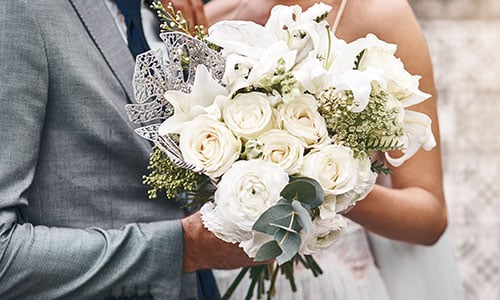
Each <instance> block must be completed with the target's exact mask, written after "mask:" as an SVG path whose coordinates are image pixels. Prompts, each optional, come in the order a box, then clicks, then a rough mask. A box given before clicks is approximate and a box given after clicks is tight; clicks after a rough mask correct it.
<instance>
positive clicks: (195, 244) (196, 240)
mask: <svg viewBox="0 0 500 300" xmlns="http://www.w3.org/2000/svg"><path fill="white" fill-rule="evenodd" d="M181 223H182V228H183V230H184V259H183V261H182V268H183V271H184V272H186V273H187V272H194V271H196V270H200V269H236V268H240V267H244V266H251V265H258V264H263V262H260V263H256V262H254V261H253V260H252V259H251V258H249V257H248V256H247V255H246V254H245V252H244V251H243V250H242V249H241V248H239V247H238V246H237V245H236V244H231V243H226V242H224V241H222V240H220V239H219V238H217V237H216V236H215V235H214V234H213V233H211V232H210V231H208V230H207V229H206V228H205V227H203V223H202V221H201V215H200V213H199V212H197V213H195V214H192V215H191V216H189V217H186V218H184V219H182V220H181Z"/></svg>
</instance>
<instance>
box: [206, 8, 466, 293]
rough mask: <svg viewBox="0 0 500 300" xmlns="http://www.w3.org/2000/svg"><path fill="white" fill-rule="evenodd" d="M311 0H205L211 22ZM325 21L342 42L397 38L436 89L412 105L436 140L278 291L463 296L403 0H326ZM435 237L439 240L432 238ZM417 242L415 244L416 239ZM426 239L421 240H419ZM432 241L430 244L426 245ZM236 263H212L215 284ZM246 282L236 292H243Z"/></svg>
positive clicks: (411, 20) (419, 57)
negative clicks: (316, 271)
mask: <svg viewBox="0 0 500 300" xmlns="http://www.w3.org/2000/svg"><path fill="white" fill-rule="evenodd" d="M315 2H317V1H316V0H313V1H311V0H304V1H290V0H260V1H255V0H239V1H236V0H212V1H210V2H209V3H208V4H206V5H205V14H206V17H207V20H208V23H209V24H213V23H214V22H216V21H219V20H224V19H241V20H252V21H255V22H257V23H261V24H263V23H265V21H266V20H267V18H268V16H269V13H270V10H271V8H272V7H273V6H274V5H277V4H283V5H293V4H299V5H301V6H302V8H303V9H306V8H308V7H309V6H311V5H313V4H314V3H315ZM323 2H325V3H327V4H329V5H331V6H332V7H333V10H332V11H331V12H330V14H329V16H328V21H329V23H330V25H331V28H332V30H333V31H334V32H335V34H336V35H337V36H338V37H339V38H341V39H344V40H346V41H348V42H350V41H353V40H355V39H357V38H360V37H364V36H366V34H368V33H374V34H375V35H376V36H378V37H379V38H380V39H382V40H385V41H387V42H390V43H394V44H397V46H398V50H397V53H396V55H397V56H398V57H399V58H400V59H401V60H402V61H403V62H404V64H405V66H406V68H407V70H408V71H409V72H410V73H412V74H419V75H421V76H422V78H421V80H420V89H421V90H422V91H424V92H427V93H429V94H432V95H434V96H433V97H432V98H431V99H429V100H427V101H424V102H423V103H421V104H418V105H416V106H415V107H413V108H412V109H414V110H417V111H421V112H423V113H425V114H427V115H429V116H430V117H431V118H432V120H433V126H432V129H433V133H434V136H435V137H436V140H437V141H438V146H437V147H435V148H434V149H433V150H432V151H422V150H420V152H418V153H417V154H416V155H415V156H413V157H412V158H411V159H410V160H408V161H406V162H405V163H404V164H403V165H402V166H400V167H398V168H392V175H391V177H390V178H384V179H383V180H380V182H379V184H377V185H376V186H375V188H374V189H373V191H372V192H371V193H370V194H369V195H368V196H367V197H366V198H365V199H364V200H363V201H361V202H359V203H358V204H357V205H356V206H354V208H352V209H351V210H350V211H349V212H346V213H345V216H346V217H347V218H349V219H350V222H349V223H350V224H349V225H350V226H349V227H348V231H347V232H346V233H345V234H344V236H343V237H342V238H341V239H340V240H339V241H338V242H336V244H334V245H333V246H332V247H331V248H330V249H329V250H327V251H325V252H324V253H322V254H320V255H317V256H315V258H316V260H318V262H319V264H320V266H321V267H322V268H323V271H324V274H323V275H321V276H320V277H318V278H314V277H313V276H312V274H311V273H310V271H308V270H303V271H301V270H298V271H297V272H296V281H297V287H298V291H297V292H296V293H293V292H292V291H291V289H290V287H289V284H288V283H287V282H286V281H285V280H284V279H282V280H281V282H278V285H277V286H278V289H277V290H278V294H277V297H276V298H277V299H342V300H364V299H373V300H384V299H393V300H400V299H405V300H407V299H415V300H423V299H426V300H433V299H436V300H437V299H446V300H448V299H450V300H451V299H463V294H462V291H461V285H460V280H459V279H458V277H457V274H456V267H455V264H454V259H453V254H452V250H451V248H450V246H449V244H448V242H447V239H446V237H442V235H443V233H444V232H445V229H446V225H447V213H446V205H445V199H444V194H443V183H442V169H441V154H440V149H439V128H438V121H437V108H436V96H435V95H436V90H435V86H434V79H433V71H432V66H431V60H430V57H429V51H428V48H427V45H426V42H425V40H424V37H423V35H422V32H421V29H420V26H419V24H418V22H417V20H416V18H415V16H414V14H413V12H412V9H411V7H410V6H409V4H408V2H407V1H406V0H330V1H323ZM438 241H439V242H438ZM419 245H420V246H419ZM424 245H425V246H424ZM429 245H434V246H432V247H427V246H429ZM235 274H237V272H235V271H215V276H216V278H217V281H218V285H219V288H220V290H221V292H222V293H223V292H225V290H226V289H227V287H228V286H229V284H230V283H231V282H232V280H233V279H234V277H235ZM246 290H247V289H246V286H245V284H241V285H240V288H239V289H238V290H237V291H236V293H235V294H234V298H235V299H243V298H244V296H245V293H246Z"/></svg>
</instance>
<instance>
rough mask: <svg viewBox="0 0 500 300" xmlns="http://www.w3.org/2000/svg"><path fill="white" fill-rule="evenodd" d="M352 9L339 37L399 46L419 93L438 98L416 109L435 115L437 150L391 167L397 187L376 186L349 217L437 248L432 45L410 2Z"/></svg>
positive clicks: (439, 188)
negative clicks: (369, 36)
mask: <svg viewBox="0 0 500 300" xmlns="http://www.w3.org/2000/svg"><path fill="white" fill-rule="evenodd" d="M349 5H350V6H351V7H347V8H346V15H344V18H343V24H342V23H341V25H340V27H339V35H340V37H341V38H344V39H346V40H353V39H355V38H358V37H361V36H365V35H366V34H367V33H369V32H372V33H374V34H376V35H377V36H378V37H379V38H380V39H382V40H385V41H387V42H391V43H395V44H397V46H398V51H397V53H396V55H397V56H398V57H399V58H401V60H402V61H403V63H404V64H405V66H406V68H407V70H408V71H409V72H410V73H412V74H418V75H421V76H422V78H421V80H420V89H421V90H423V91H424V92H427V93H429V94H431V95H433V96H432V98H430V99H428V100H426V101H424V102H423V103H421V104H418V105H415V106H413V107H411V109H412V110H415V111H420V112H423V113H425V114H427V115H429V117H431V119H432V122H433V123H432V130H433V133H434V136H435V137H436V141H437V146H436V147H435V148H434V149H432V150H431V151H424V150H420V151H419V152H417V154H416V155H415V156H413V157H412V158H411V159H409V160H408V161H406V162H405V163H404V164H403V165H402V166H400V167H398V168H392V171H393V174H392V188H388V187H383V186H376V187H375V188H374V190H373V191H372V192H371V193H370V194H369V195H368V197H367V198H366V199H365V200H363V201H361V202H359V203H358V205H356V206H355V207H354V208H353V209H352V210H351V211H350V212H349V213H347V216H348V217H349V218H351V219H352V220H354V221H355V222H357V223H359V224H361V225H363V226H364V227H365V228H367V229H368V230H370V231H373V232H375V233H378V234H381V235H383V236H385V237H388V238H392V239H397V240H402V241H406V242H412V243H418V244H425V245H430V244H433V243H435V242H436V241H437V240H438V239H439V237H440V236H441V234H442V233H443V231H444V230H445V228H446V225H447V213H446V205H445V200H444V194H443V183H442V169H441V152H440V148H439V127H438V119H437V105H436V90H435V86H434V78H433V72H432V64H431V60H430V56H429V50H428V48H427V44H426V42H425V39H424V37H423V34H422V32H421V29H420V26H419V24H418V22H417V20H416V18H415V16H414V14H413V12H412V10H411V8H410V6H409V4H408V3H407V1H405V0H389V1H386V0H375V1H359V0H351V1H350V2H349V3H348V6H349ZM360 14H361V16H360ZM356 15H357V16H358V17H357V18H356V17H355V16H356ZM358 20H364V22H361V21H358Z"/></svg>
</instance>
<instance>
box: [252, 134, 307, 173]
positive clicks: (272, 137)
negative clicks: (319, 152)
mask: <svg viewBox="0 0 500 300" xmlns="http://www.w3.org/2000/svg"><path fill="white" fill-rule="evenodd" d="M258 141H259V142H260V143H261V144H262V148H261V149H260V151H261V153H262V159H263V160H266V161H270V162H272V163H275V164H277V165H279V166H280V167H281V168H282V169H283V170H285V172H287V173H288V174H289V175H294V174H296V173H297V172H298V171H299V170H300V168H301V167H302V163H303V161H304V146H305V145H304V142H302V141H301V140H299V139H298V138H296V137H294V136H292V135H290V134H289V133H288V132H286V131H284V130H278V129H274V130H271V131H268V132H266V133H264V134H263V135H261V136H260V137H259V138H258Z"/></svg>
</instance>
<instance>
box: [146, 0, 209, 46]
mask: <svg viewBox="0 0 500 300" xmlns="http://www.w3.org/2000/svg"><path fill="white" fill-rule="evenodd" d="M151 8H152V9H153V10H155V11H156V13H157V15H158V18H159V19H160V23H161V24H160V31H161V32H173V31H180V32H183V33H185V34H187V35H192V33H191V31H190V30H189V28H190V25H191V24H189V21H188V20H186V18H184V16H183V15H182V12H181V11H180V10H175V8H174V6H173V5H172V3H171V2H169V3H168V5H167V7H166V8H165V7H164V6H163V4H162V3H161V1H160V0H154V1H153V3H152V4H151ZM194 37H195V38H198V39H200V40H204V39H205V37H206V33H205V28H204V26H203V25H195V26H194Z"/></svg>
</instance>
